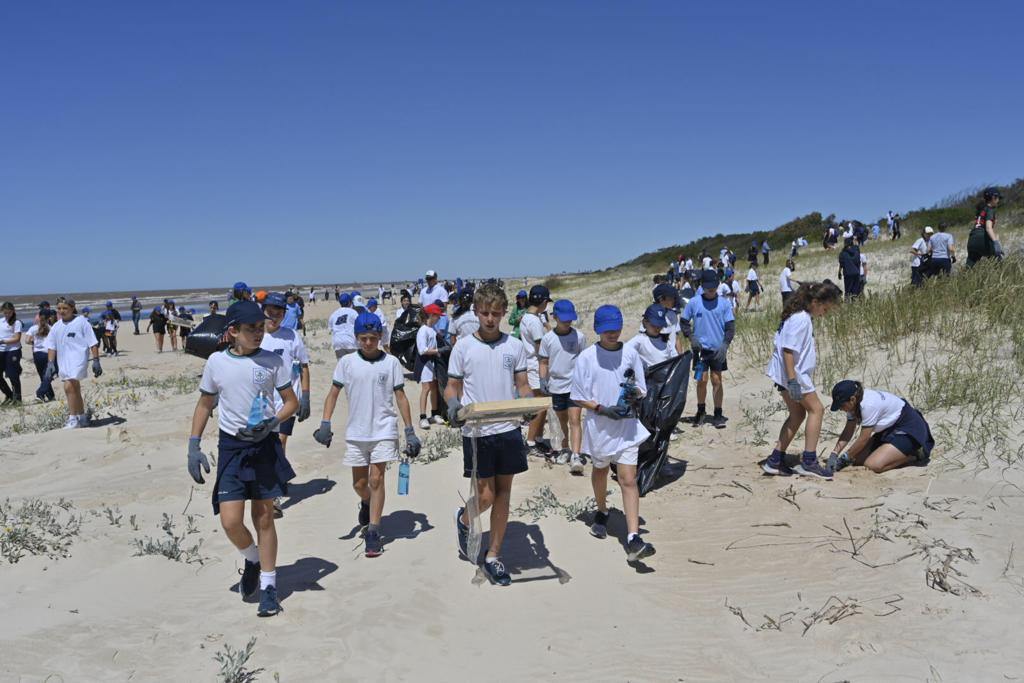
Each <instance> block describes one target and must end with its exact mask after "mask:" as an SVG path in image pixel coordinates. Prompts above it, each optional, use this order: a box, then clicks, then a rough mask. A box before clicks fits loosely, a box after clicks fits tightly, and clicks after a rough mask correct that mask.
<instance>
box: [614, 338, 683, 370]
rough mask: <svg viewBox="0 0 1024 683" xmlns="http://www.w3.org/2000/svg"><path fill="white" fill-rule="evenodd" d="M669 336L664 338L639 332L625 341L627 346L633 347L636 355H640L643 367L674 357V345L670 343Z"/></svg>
mask: <svg viewBox="0 0 1024 683" xmlns="http://www.w3.org/2000/svg"><path fill="white" fill-rule="evenodd" d="M670 342H671V338H670V339H669V340H664V339H662V338H661V337H660V336H659V337H652V336H650V335H648V334H647V333H646V332H641V333H640V334H638V335H636V336H635V337H633V338H632V339H630V340H629V341H627V342H626V345H627V346H631V347H633V349H635V350H636V352H637V355H639V356H640V361H641V362H642V363H643V364H644V368H645V369H646V368H649V367H650V366H652V365H657V364H658V363H660V362H662V361H665V360H668V359H670V358H675V357H676V347H675V346H674V345H672V344H671V343H670Z"/></svg>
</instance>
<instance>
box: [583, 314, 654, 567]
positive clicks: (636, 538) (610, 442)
mask: <svg viewBox="0 0 1024 683" xmlns="http://www.w3.org/2000/svg"><path fill="white" fill-rule="evenodd" d="M594 331H595V332H597V334H598V335H599V336H600V340H599V341H598V343H597V344H594V345H593V346H591V347H590V348H588V349H587V350H585V351H584V352H583V353H581V354H580V357H579V358H578V359H576V367H575V369H574V370H573V374H572V392H571V397H572V400H573V401H575V402H576V403H578V404H579V405H580V406H581V407H583V408H586V409H587V419H586V420H585V421H584V424H583V450H584V451H586V452H587V453H589V454H590V457H591V458H592V459H593V465H594V467H593V470H592V471H591V475H590V481H591V483H592V484H593V487H594V497H595V498H596V499H597V513H596V514H595V515H594V523H593V524H592V525H591V527H590V533H591V534H592V535H593V536H594V537H596V538H605V537H607V535H608V529H607V524H608V502H607V496H608V466H609V465H610V464H612V463H615V464H616V473H617V475H618V480H619V488H620V489H621V490H622V507H623V512H624V513H625V515H626V556H627V557H628V558H629V561H630V562H635V561H637V560H640V559H643V558H644V557H648V556H650V555H653V554H654V552H655V550H654V546H652V545H651V544H650V543H646V542H645V541H644V540H643V539H642V538H640V489H639V487H638V486H637V483H636V467H637V458H638V455H639V448H640V444H642V443H643V442H644V441H646V440H647V437H648V436H650V432H648V431H647V430H646V429H645V428H644V426H643V425H642V424H640V420H639V419H638V418H637V417H636V416H635V412H636V411H635V409H633V408H630V409H628V410H623V409H622V408H620V407H619V405H618V403H619V398H620V395H621V394H622V392H623V388H624V387H623V385H624V384H626V383H627V381H628V379H629V378H628V375H629V374H632V381H633V382H634V383H635V385H634V387H633V392H632V394H631V395H630V396H629V397H627V401H628V402H629V403H630V404H632V405H635V403H636V402H637V401H638V400H639V399H641V398H642V397H643V395H644V394H646V393H647V382H646V381H645V379H644V367H643V363H642V362H641V360H640V356H639V355H638V354H637V352H636V349H635V348H633V347H631V346H628V345H625V344H622V343H621V342H620V341H619V336H620V335H621V334H622V313H621V311H619V309H618V308H616V307H615V306H609V305H605V306H601V307H600V308H598V309H597V311H596V312H595V313H594Z"/></svg>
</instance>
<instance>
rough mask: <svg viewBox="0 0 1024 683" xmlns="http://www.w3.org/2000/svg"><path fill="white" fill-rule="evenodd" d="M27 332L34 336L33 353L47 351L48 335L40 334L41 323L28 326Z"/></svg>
mask: <svg viewBox="0 0 1024 683" xmlns="http://www.w3.org/2000/svg"><path fill="white" fill-rule="evenodd" d="M26 334H28V336H30V337H32V353H46V337H40V336H39V325H33V326H32V327H30V328H28V332H27V333H26Z"/></svg>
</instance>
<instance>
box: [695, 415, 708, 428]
mask: <svg viewBox="0 0 1024 683" xmlns="http://www.w3.org/2000/svg"><path fill="white" fill-rule="evenodd" d="M707 421H708V416H707V414H706V413H697V414H696V415H694V416H693V426H694V427H700V426H701V425H702V424H704V423H705V422H707Z"/></svg>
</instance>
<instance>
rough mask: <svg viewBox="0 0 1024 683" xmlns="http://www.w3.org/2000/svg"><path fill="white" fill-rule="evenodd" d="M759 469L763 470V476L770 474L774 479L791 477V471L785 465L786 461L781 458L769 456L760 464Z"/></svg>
mask: <svg viewBox="0 0 1024 683" xmlns="http://www.w3.org/2000/svg"><path fill="white" fill-rule="evenodd" d="M761 469H762V470H764V473H765V474H770V475H772V476H774V477H792V476H793V470H792V469H790V467H789V465H787V464H786V459H785V458H783V457H782V456H776V455H769V456H768V458H767V459H766V460H765V461H764V463H762V465H761Z"/></svg>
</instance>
